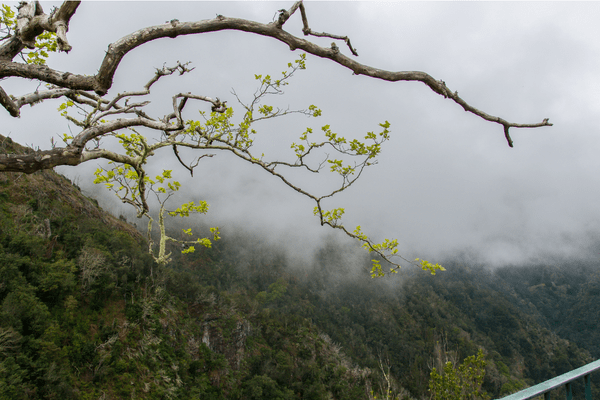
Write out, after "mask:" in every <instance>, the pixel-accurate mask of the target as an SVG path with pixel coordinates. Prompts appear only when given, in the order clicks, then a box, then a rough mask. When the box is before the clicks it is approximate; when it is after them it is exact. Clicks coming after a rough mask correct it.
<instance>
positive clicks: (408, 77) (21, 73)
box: [0, 1, 552, 147]
mask: <svg viewBox="0 0 600 400" xmlns="http://www.w3.org/2000/svg"><path fill="white" fill-rule="evenodd" d="M69 3H70V2H65V3H63V5H62V6H61V8H60V9H59V11H58V12H57V13H55V14H53V15H51V16H47V15H45V14H41V15H40V14H39V12H40V10H41V7H38V6H39V4H38V3H37V2H34V3H30V5H29V6H28V7H29V8H28V9H26V11H23V17H22V18H21V19H27V21H28V22H27V23H24V24H23V27H24V28H23V30H24V32H25V33H23V32H20V33H19V35H20V38H21V40H22V41H25V42H27V43H29V42H28V41H30V38H31V35H33V33H35V32H39V31H40V29H42V30H43V29H46V30H50V31H53V32H57V33H58V31H59V28H60V27H63V26H68V21H69V19H70V18H71V16H72V15H73V14H74V13H75V10H76V9H77V5H78V4H79V3H78V2H72V3H75V4H69ZM297 9H300V12H301V14H302V21H303V26H304V27H303V33H304V35H312V36H318V37H329V38H334V39H339V40H344V41H345V42H346V44H347V45H348V47H349V48H350V51H351V52H352V53H353V54H354V55H357V53H356V50H355V49H354V48H353V47H352V46H351V44H350V39H349V38H348V37H347V36H340V35H334V34H328V33H315V32H313V31H312V30H311V29H310V27H309V25H308V18H307V17H306V10H305V7H304V4H303V3H302V1H298V2H296V3H295V4H294V5H293V6H292V7H291V8H290V10H289V11H286V10H280V16H279V18H278V19H277V21H276V22H273V23H269V24H263V23H259V22H255V21H249V20H245V19H240V18H228V17H224V16H222V15H218V16H217V17H216V18H214V19H211V20H202V21H195V22H179V21H177V20H173V21H170V22H168V23H166V24H163V25H156V26H151V27H147V28H143V29H140V30H138V31H136V32H133V33H132V34H130V35H127V36H125V37H123V38H121V39H119V40H118V41H116V42H114V43H112V44H111V45H109V47H108V51H107V52H106V55H105V57H104V60H103V61H102V64H101V66H100V68H99V70H98V73H97V74H96V75H95V76H84V75H76V74H72V73H70V72H60V71H55V70H53V69H51V68H48V67H45V66H39V65H25V64H20V63H15V62H13V61H11V60H12V58H13V57H14V55H16V53H14V49H13V50H10V51H8V50H7V49H8V48H11V46H9V44H10V43H7V44H5V46H2V48H0V78H3V77H9V76H18V77H23V78H28V79H36V80H40V81H43V82H48V83H51V84H54V85H57V86H59V87H62V88H69V89H74V90H85V91H89V90H93V91H95V92H96V93H97V94H98V95H104V94H106V93H107V91H108V90H109V89H110V87H111V86H112V83H113V78H114V74H115V72H116V70H117V68H118V66H119V64H120V62H121V60H122V59H123V57H124V56H125V55H126V54H128V53H129V52H130V51H131V50H133V49H135V48H136V47H138V46H141V45H143V44H145V43H148V42H151V41H153V40H157V39H160V38H167V37H169V38H175V37H177V36H180V35H191V34H201V33H207V32H217V31H222V30H238V31H243V32H249V33H254V34H257V35H261V36H267V37H272V38H273V39H276V40H278V41H280V42H282V43H285V44H286V45H287V46H289V48H290V49H291V50H297V49H301V50H303V51H305V52H307V53H310V54H312V55H315V56H317V57H321V58H326V59H329V60H331V61H333V62H335V63H337V64H339V65H341V66H343V67H345V68H348V69H350V70H351V71H352V72H353V73H354V74H355V75H365V76H369V77H372V78H377V79H381V80H385V81H389V82H398V81H418V82H422V83H424V84H425V85H427V86H428V87H429V88H430V89H431V90H433V91H434V92H436V93H438V94H440V95H442V96H444V97H445V98H448V99H451V100H452V101H454V102H455V103H457V104H459V105H460V106H461V107H463V109H464V110H465V111H467V112H470V113H472V114H475V115H476V116H478V117H480V118H483V119H485V120H487V121H490V122H494V123H497V124H500V125H502V127H503V130H504V134H505V136H506V138H507V141H508V143H509V146H511V147H512V140H511V139H510V136H509V133H508V130H509V128H511V127H515V128H525V127H527V128H534V127H541V126H552V124H551V123H549V122H548V119H547V118H546V119H544V120H543V121H542V122H540V123H531V124H520V123H513V122H508V121H506V120H504V119H502V118H500V117H496V116H493V115H490V114H488V113H485V112H483V111H481V110H479V109H477V108H475V107H473V106H471V105H469V104H468V103H467V102H466V101H465V100H463V99H462V98H460V97H459V96H458V92H456V91H455V92H453V91H451V90H450V89H449V88H448V87H447V86H446V84H445V83H444V81H441V80H436V79H434V78H433V77H432V76H430V75H429V74H427V73H425V72H421V71H396V72H394V71H386V70H382V69H378V68H374V67H370V66H367V65H364V64H361V63H359V62H356V61H355V60H353V59H350V58H349V57H347V56H345V55H344V54H342V52H341V51H339V48H338V47H337V46H335V45H332V46H331V47H330V48H327V47H321V46H318V45H316V44H314V43H312V42H310V41H307V40H305V39H301V38H299V37H297V36H294V35H292V34H290V33H288V32H286V31H284V30H283V29H282V28H283V25H284V24H285V22H286V21H287V20H288V19H289V18H290V17H291V15H292V14H293V13H294V12H295V11H296V10H297ZM32 10H33V11H32ZM32 13H33V14H35V13H38V14H36V15H35V16H34V17H31V14H32ZM25 28H27V29H25ZM60 29H62V28H60ZM65 31H66V30H65ZM28 32H32V33H31V34H30V33H28ZM38 34H39V33H38ZM33 37H35V36H33ZM69 48H70V46H69ZM63 49H64V50H65V51H67V50H66V47H64V48H63ZM19 51H20V50H19ZM10 54H12V57H9V55H10ZM6 98H7V97H6V96H5V100H4V101H2V103H1V104H2V105H3V106H4V107H5V108H6V109H7V110H8V111H9V112H10V113H11V115H13V116H16V115H14V114H15V113H14V107H12V108H11V103H10V102H9V101H6ZM217 108H218V107H217Z"/></svg>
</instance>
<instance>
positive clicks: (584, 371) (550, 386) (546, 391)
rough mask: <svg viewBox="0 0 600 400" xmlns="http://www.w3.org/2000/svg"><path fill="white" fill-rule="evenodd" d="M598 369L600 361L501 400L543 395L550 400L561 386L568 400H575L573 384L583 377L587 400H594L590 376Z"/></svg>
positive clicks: (546, 399) (517, 399)
mask: <svg viewBox="0 0 600 400" xmlns="http://www.w3.org/2000/svg"><path fill="white" fill-rule="evenodd" d="M598 369H600V360H597V361H594V362H592V363H589V364H587V365H584V366H583V367H580V368H577V369H574V370H573V371H570V372H567V373H566V374H562V375H560V376H557V377H556V378H552V379H550V380H547V381H546V382H542V383H540V384H539V385H535V386H532V387H530V388H527V389H525V390H521V391H520V392H517V393H514V394H511V395H510V396H506V397H503V398H502V399H500V400H526V399H532V398H534V397H537V396H541V395H544V400H549V399H550V391H551V390H554V389H556V388H558V387H560V386H564V387H565V389H566V396H567V400H573V385H572V382H573V381H574V380H576V379H579V378H582V377H583V383H584V385H585V400H592V384H591V383H590V374H591V373H592V372H594V371H596V370H598Z"/></svg>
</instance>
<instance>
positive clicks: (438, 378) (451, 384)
mask: <svg viewBox="0 0 600 400" xmlns="http://www.w3.org/2000/svg"><path fill="white" fill-rule="evenodd" d="M485 365H486V361H485V359H484V355H483V351H481V349H479V351H478V352H477V356H474V355H473V356H469V357H467V358H465V359H464V360H463V362H462V364H459V365H457V366H454V365H453V364H452V362H451V361H448V362H446V364H445V365H444V370H443V371H442V373H441V374H440V373H438V371H437V370H436V368H435V367H434V368H433V369H432V370H431V375H430V380H429V391H430V393H431V398H432V399H433V400H465V399H467V400H476V399H482V400H487V399H488V398H489V396H488V394H487V393H486V392H485V391H483V390H482V389H481V385H482V384H483V378H484V377H485Z"/></svg>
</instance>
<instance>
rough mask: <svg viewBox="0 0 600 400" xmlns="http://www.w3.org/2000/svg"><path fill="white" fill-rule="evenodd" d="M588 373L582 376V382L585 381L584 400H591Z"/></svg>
mask: <svg viewBox="0 0 600 400" xmlns="http://www.w3.org/2000/svg"><path fill="white" fill-rule="evenodd" d="M590 381H591V379H590V374H587V375H584V376H583V382H584V383H585V400H592V384H591V382H590Z"/></svg>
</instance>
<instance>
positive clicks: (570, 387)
mask: <svg viewBox="0 0 600 400" xmlns="http://www.w3.org/2000/svg"><path fill="white" fill-rule="evenodd" d="M565 389H566V390H567V400H573V385H572V384H571V382H567V383H566V384H565Z"/></svg>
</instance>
